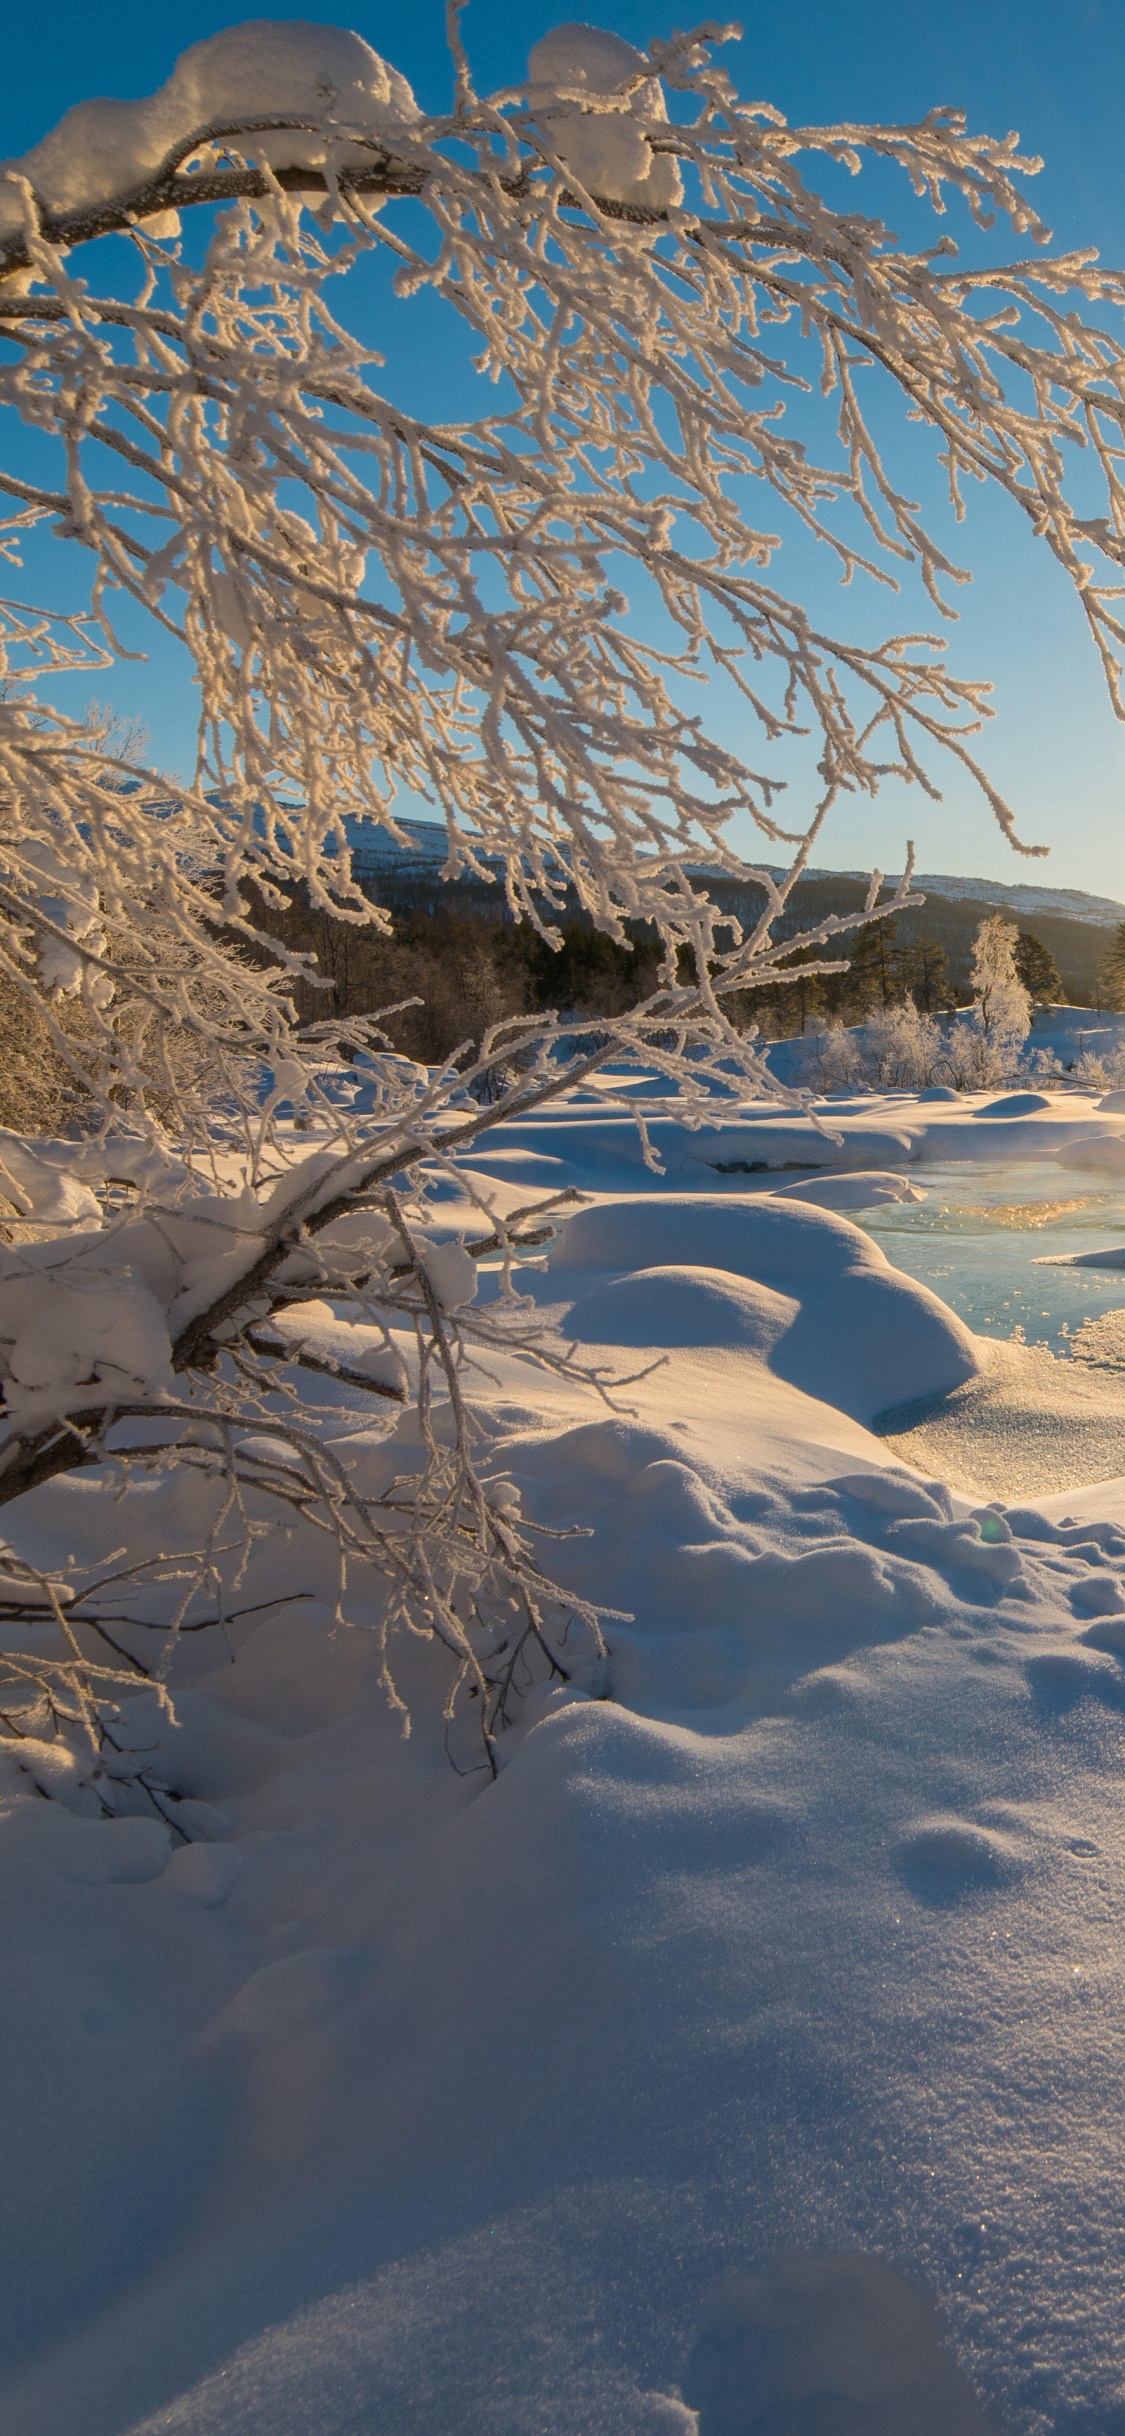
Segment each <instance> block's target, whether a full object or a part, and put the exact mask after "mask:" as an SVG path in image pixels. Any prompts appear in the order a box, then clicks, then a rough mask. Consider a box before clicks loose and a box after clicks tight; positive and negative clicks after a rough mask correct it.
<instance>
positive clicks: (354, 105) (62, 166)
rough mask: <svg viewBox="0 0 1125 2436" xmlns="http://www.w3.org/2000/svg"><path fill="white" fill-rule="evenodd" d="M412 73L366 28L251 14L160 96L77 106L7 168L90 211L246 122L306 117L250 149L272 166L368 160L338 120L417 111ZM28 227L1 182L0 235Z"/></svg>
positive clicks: (186, 62)
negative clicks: (391, 61)
mask: <svg viewBox="0 0 1125 2436" xmlns="http://www.w3.org/2000/svg"><path fill="white" fill-rule="evenodd" d="M417 116H418V106H417V103H416V102H415V99H414V95H413V93H412V92H411V89H410V86H409V85H408V84H407V81H406V78H405V77H404V76H400V75H399V73H398V70H397V69H396V68H392V67H389V66H388V65H387V62H386V60H385V59H381V58H380V57H379V54H378V52H377V51H373V50H372V49H371V46H370V44H369V43H366V42H364V40H363V38H362V36H361V35H359V34H351V33H347V32H346V31H345V30H344V29H343V28H342V27H340V26H334V25H311V24H309V23H307V22H306V21H305V20H304V19H302V18H292V19H288V20H286V19H272V18H268V17H259V18H252V19H251V20H250V21H249V22H248V23H247V24H245V25H233V26H228V27H226V28H225V30H224V31H223V32H222V33H220V34H212V35H210V36H209V37H208V39H207V40H206V41H205V42H196V43H193V44H192V47H191V49H190V50H188V51H185V52H184V54H183V57H182V59H179V60H178V61H177V63H176V66H175V68H174V70H173V72H172V74H171V76H170V77H169V79H168V82H167V84H166V85H162V86H161V88H160V91H159V92H158V93H153V94H151V95H149V96H148V97H146V99H145V100H143V101H129V102H121V101H88V102H79V103H78V105H77V107H76V108H75V109H73V110H68V111H67V113H66V116H65V118H62V119H60V121H59V124H58V126H57V127H55V128H53V129H52V132H51V133H50V135H46V136H44V137H43V139H42V141H41V142H40V143H38V144H35V145H33V147H32V149H31V151H30V152H25V153H24V154H23V155H22V156H21V157H20V158H19V159H18V160H9V161H6V162H5V163H4V164H3V168H4V169H5V170H7V171H9V172H15V173H17V174H18V175H19V176H20V177H23V178H26V179H27V180H28V181H29V183H30V185H31V188H32V191H33V193H34V195H35V197H36V199H37V201H38V202H39V203H41V204H42V205H44V206H45V208H46V209H47V210H48V211H50V212H67V211H77V210H83V209H85V210H95V209H97V208H98V206H99V205H102V204H106V203H111V202H113V201H114V200H115V199H116V198H117V197H118V196H123V195H127V194H130V193H132V192H133V191H134V190H135V189H136V188H137V187H140V186H144V185H146V184H147V183H148V182H149V181H150V180H151V179H152V178H154V177H155V176H156V173H157V171H158V170H159V169H160V168H161V167H162V165H163V164H164V162H165V161H167V160H168V159H169V157H170V156H171V155H174V154H175V153H176V152H178V151H180V150H182V148H183V147H184V146H185V145H187V144H189V143H190V140H191V138H192V136H193V135H196V134H199V135H202V134H203V133H204V132H205V131H206V129H207V128H209V127H211V126H225V127H238V126H239V125H240V124H242V123H243V122H244V121H246V120H248V119H263V118H271V117H277V118H296V119H303V120H305V121H306V122H308V121H311V123H312V127H313V128H314V129H316V130H324V132H317V133H300V132H296V131H293V130H291V129H278V130H276V131H272V132H270V133H269V134H265V135H260V136H255V137H253V138H252V139H251V140H250V142H249V145H248V150H249V151H250V153H251V154H252V155H253V156H257V157H259V158H261V159H262V160H264V161H268V162H269V164H270V166H271V167H272V168H274V169H288V168H302V169H323V167H324V165H325V163H326V161H327V160H328V157H329V154H330V153H331V156H332V161H333V165H334V166H335V167H336V168H337V169H340V168H354V167H357V166H360V165H362V164H364V163H365V162H369V161H370V158H371V154H370V150H369V149H367V148H365V147H363V146H356V145H352V146H351V147H348V146H347V145H346V144H345V143H342V142H341V141H338V140H334V138H333V135H332V133H331V129H332V128H334V127H335V128H339V129H340V130H341V131H343V132H346V131H353V132H354V131H358V130H360V129H362V130H364V131H366V130H370V131H371V133H372V134H374V135H380V136H381V135H384V134H385V133H386V132H387V130H388V129H394V128H395V127H396V126H401V125H402V124H403V123H404V122H409V121H410V120H412V119H416V118H417ZM22 224H23V202H22V197H21V196H20V194H19V192H18V189H17V188H16V187H15V186H14V185H12V184H11V183H9V184H8V185H7V186H6V189H4V190H0V237H3V236H11V235H13V234H14V233H15V232H16V231H17V230H18V229H19V228H21V227H22Z"/></svg>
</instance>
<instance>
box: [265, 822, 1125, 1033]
mask: <svg viewBox="0 0 1125 2436" xmlns="http://www.w3.org/2000/svg"><path fill="white" fill-rule="evenodd" d="M709 885H710V889H711V893H712V895H713V897H714V898H715V900H716V902H717V903H718V904H719V905H720V906H721V907H722V908H723V909H724V910H725V911H728V912H730V913H733V914H735V915H737V916H738V918H739V919H740V920H741V921H742V922H743V923H745V924H749V923H751V922H753V920H754V919H755V916H756V915H757V914H758V912H760V910H761V906H762V902H763V900H762V897H761V894H760V892H759V891H758V890H756V889H753V888H747V887H745V886H743V885H741V884H738V883H734V882H731V881H727V880H723V879H721V878H716V879H714V880H712V881H711V882H710V883H709ZM370 886H371V893H372V895H373V896H377V898H378V901H379V902H380V903H382V904H385V905H387V906H389V907H390V908H391V910H392V912H393V914H394V918H395V927H394V934H393V936H392V937H391V938H385V937H381V936H378V935H376V934H375V933H374V932H370V931H364V930H357V929H356V928H355V927H354V926H352V925H349V924H347V923H343V922H340V921H338V920H335V919H334V918H333V917H332V916H331V915H328V914H325V913H321V912H319V911H314V910H312V909H310V907H309V906H308V904H307V903H306V902H305V901H304V900H302V899H299V898H295V899H294V900H293V902H292V904H291V905H290V906H289V908H288V909H287V910H286V912H285V913H284V914H281V915H278V914H276V913H271V914H269V915H264V914H263V917H262V918H263V919H264V920H265V921H266V922H267V923H268V926H269V927H270V928H271V929H272V930H278V931H280V932H281V933H282V934H283V936H284V938H285V940H286V942H287V944H288V945H290V946H292V947H301V948H305V949H311V950H313V951H314V952H315V954H316V957H317V961H318V964H319V968H320V971H321V972H322V973H323V974H324V976H325V979H326V980H327V981H328V982H329V984H330V985H331V990H332V999H331V1004H332V1006H333V1007H334V1008H335V1009H336V1010H337V1011H338V1012H340V1013H344V1014H352V1013H355V1014H359V1013H367V1012H369V1011H370V1010H371V1009H372V1008H375V1007H379V1006H387V1005H390V1004H391V1003H392V1002H393V1001H395V1000H400V999H404V998H414V997H416V998H419V999H421V1000H422V1001H423V1002H424V1003H423V1004H422V1005H421V1006H419V1007H415V1008H412V1009H410V1010H409V1011H407V1012H405V1013H403V1014H401V1015H399V1016H396V1017H394V1018H392V1019H391V1021H390V1022H389V1024H388V1030H389V1032H390V1034H391V1036H392V1038H393V1039H394V1041H395V1044H396V1046H397V1047H399V1048H400V1049H402V1050H403V1051H404V1052H405V1053H406V1054H407V1055H409V1056H414V1057H419V1058H422V1059H424V1060H426V1061H428V1062H434V1061H436V1060H437V1059H439V1058H443V1057H445V1056H447V1055H448V1054H449V1053H450V1051H451V1050H453V1049H454V1048H456V1047H457V1046H458V1044H459V1043H460V1042H461V1041H462V1040H464V1039H466V1038H468V1037H470V1036H474V1037H475V1036H476V1035H478V1034H479V1033H480V1031H481V1029H482V1028H483V1026H484V1025H486V1024H488V1023H493V1022H496V1021H498V1020H500V1019H501V1018H502V1017H504V1016H506V1015H520V1014H530V1013H533V1012H536V1011H538V1010H541V1009H543V1008H547V1007H556V1008H558V1010H559V1011H560V1013H564V1014H568V1015H579V1016H588V1017H590V1019H591V1020H592V1021H594V1020H596V1019H597V1018H598V1017H599V1016H603V1017H604V1016H608V1015H613V1014H616V1013H619V1012H621V1011H622V1010H623V1009H625V1008H627V1007H629V1006H631V1005H634V1004H635V1003H636V1002H637V1000H638V999H640V998H642V997H644V996H645V995H646V993H647V992H648V991H650V990H651V989H652V988H653V987H654V985H655V981H656V975H657V967H658V960H659V958H658V949H657V944H656V940H655V937H654V936H653V935H652V934H651V933H650V932H646V930H645V929H644V928H643V927H642V926H640V925H638V926H637V928H636V931H635V934H634V935H633V937H632V939H631V942H630V945H629V946H628V947H622V946H618V945H617V944H616V943H615V942H614V941H613V940H610V939H607V938H605V937H604V936H603V935H602V933H601V932H599V931H596V930H594V929H593V927H592V925H591V923H590V922H589V920H588V919H586V918H584V917H582V916H580V915H579V913H578V912H577V909H576V908H574V907H571V908H570V909H564V910H563V912H562V914H561V915H559V916H556V917H555V918H556V921H557V924H558V927H559V928H560V929H561V931H562V938H563V944H562V946H561V948H560V949H559V950H557V951H554V950H552V949H550V948H548V947H546V946H545V945H544V943H543V941H542V940H541V939H539V938H538V937H537V936H536V934H535V932H534V931H533V930H531V929H530V928H528V927H527V926H526V925H515V924H513V923H512V922H511V921H509V920H508V919H507V918H506V915H505V910H504V906H503V900H502V898H501V895H500V891H499V889H498V888H495V887H490V886H489V885H488V884H487V883H486V882H483V881H479V880H463V881H455V882H444V881H442V880H441V879H440V878H439V877H438V876H437V874H436V871H435V870H434V868H433V867H432V866H430V865H420V864H419V863H418V862H417V861H414V860H413V859H412V858H407V859H406V860H405V862H404V866H403V869H402V870H401V872H396V871H395V870H394V867H393V866H391V868H390V869H388V868H387V866H386V865H383V866H382V867H381V868H380V869H379V870H378V872H377V873H373V874H372V875H371V880H370ZM865 894H866V885H865V883H864V882H863V881H862V880H860V879H852V878H850V877H847V876H846V875H843V874H822V875H819V876H817V877H815V878H810V879H807V880H804V881H802V882H801V883H800V884H799V885H798V887H797V888H796V889H795V890H794V892H793V896H792V898H791V899H790V909H789V913H788V915H787V917H786V923H784V924H782V925H781V926H780V930H779V935H780V936H782V937H784V935H785V933H786V929H787V928H788V929H789V930H790V931H791V932H792V933H793V934H794V935H795V934H796V933H798V932H799V931H801V930H804V929H805V928H807V927H808V925H809V924H810V923H815V922H816V921H817V920H819V919H821V918H823V916H824V915H825V914H828V913H854V912H857V911H858V910H859V909H860V908H861V907H862V905H863V902H864V898H865ZM996 911H999V912H1002V913H1006V912H1007V911H1008V909H1007V908H1006V907H1004V906H1002V905H1001V906H997V905H996V904H994V903H990V902H989V901H988V900H987V899H985V898H982V899H981V900H980V902H979V903H978V902H977V901H976V900H975V899H970V898H962V897H959V898H952V897H942V896H937V895H930V896H928V897H927V899H926V903H925V905H924V906H920V907H918V908H917V909H916V910H914V911H912V912H909V913H903V914H898V915H896V916H895V917H894V918H893V919H891V920H888V921H887V922H883V923H872V924H868V925H865V926H864V927H863V928H862V929H860V930H859V931H858V932H856V933H855V934H853V937H852V939H851V941H850V943H849V942H845V944H844V946H843V948H842V951H841V952H843V953H847V952H848V949H849V945H850V953H851V959H852V961H851V969H850V971H849V972H847V973H846V974H841V975H837V976H833V977H829V978H826V979H823V980H820V979H817V978H815V977H811V976H806V975H805V974H804V973H803V972H802V970H801V965H802V963H803V962H804V961H807V959H805V958H800V959H795V961H794V964H793V966H792V967H791V968H790V969H791V971H792V979H791V980H787V981H785V982H779V983H777V984H775V985H773V986H772V987H770V988H769V989H765V990H757V991H754V992H746V993H744V994H743V995H742V997H741V998H740V999H739V1000H738V1001H737V1002H736V1003H735V1004H734V1006H733V1007H732V1009H731V1012H732V1013H733V1015H734V1018H735V1020H736V1021H737V1022H738V1023H739V1024H740V1025H744V1024H746V1023H749V1022H751V1021H753V1022H756V1023H757V1024H758V1025H759V1027H760V1029H761V1030H762V1032H763V1033H765V1035H766V1036H767V1037H768V1038H773V1039H784V1038H787V1037H789V1036H790V1035H792V1034H793V1033H795V1032H801V1031H807V1030H811V1029H815V1028H816V1026H817V1025H818V1024H820V1023H828V1022H831V1021H833V1020H840V1021H842V1022H844V1023H859V1022H862V1021H863V1019H864V1017H865V1016H866V1015H869V1014H871V1013H872V1012H873V1011H874V1010H875V1009H876V1008H878V1007H882V1006H889V1005H894V1004H897V1003H899V1002H901V1000H902V999H903V998H904V997H905V996H906V995H907V993H909V994H910V995H911V996H912V997H913V998H914V999H915V1001H916V1003H917V1005H918V1006H919V1007H920V1008H922V1009H923V1011H924V1012H926V1013H930V1014H941V1013H944V1012H946V1011H947V1010H950V1009H952V1008H954V1007H956V1006H961V1005H965V1004H967V1003H968V1000H969V997H970V990H969V968H970V964H971V960H972V945H973V938H974V935H975V933H976V930H977V928H978V925H979V924H980V923H981V922H982V921H983V920H984V917H985V915H986V914H989V913H993V912H996ZM1010 918H1011V920H1012V922H1013V926H1014V927H1016V928H1018V929H1019V930H1020V934H1021V949H1020V956H1019V962H1020V966H1021V977H1022V978H1023V980H1024V981H1025V983H1026V985H1027V987H1028V988H1029V989H1030V990H1031V993H1032V995H1033V997H1035V998H1040V999H1049V998H1061V999H1063V1000H1065V1001H1067V1002H1068V1003H1070V1004H1071V1005H1074V1006H1089V1007H1093V1006H1096V1005H1097V1004H1098V1003H1099V987H1100V986H1104V984H1100V982H1099V975H1100V971H1101V968H1102V967H1103V965H1104V959H1105V956H1106V951H1107V949H1108V948H1109V946H1110V943H1111V941H1112V938H1113V933H1112V931H1108V930H1106V929H1104V928H1099V927H1098V926H1096V925H1095V924H1093V923H1089V922H1082V921H1078V920H1075V919H1074V918H1072V917H1069V916H1066V915H1062V914H1056V913H1037V914H1036V915H1035V917H1034V929H1033V930H1032V929H1031V927H1030V926H1029V925H1028V924H1026V923H1022V922H1020V921H1019V920H1018V918H1017V916H1016V915H1014V914H1012V915H1011V916H1010ZM686 977H687V976H686V974H685V978H686ZM302 1001H303V1005H302V1011H303V1012H304V1013H305V1014H306V1015H307V1016H308V1017H310V1018H314V1019H315V1017H316V1016H317V1015H322V1014H324V1013H326V1012H327V1006H326V1003H325V994H324V993H322V991H321V990H320V989H316V988H311V987H310V988H309V989H307V990H303V991H302Z"/></svg>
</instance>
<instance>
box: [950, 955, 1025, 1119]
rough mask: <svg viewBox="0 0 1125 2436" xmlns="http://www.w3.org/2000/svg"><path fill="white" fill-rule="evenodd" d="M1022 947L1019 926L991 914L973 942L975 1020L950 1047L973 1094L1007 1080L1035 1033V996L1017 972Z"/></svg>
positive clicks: (971, 1019) (971, 1015)
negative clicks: (1031, 1034)
mask: <svg viewBox="0 0 1125 2436" xmlns="http://www.w3.org/2000/svg"><path fill="white" fill-rule="evenodd" d="M1018 945H1019V933H1018V931H1017V930H1016V927H1015V924H1014V923H1013V922H1007V921H1005V919H1004V916H1003V914H986V916H985V919H984V921H983V922H982V923H981V924H980V926H979V929H978V931H977V934H976V937H975V939H974V941H973V961H972V966H971V969H970V973H969V982H970V986H971V988H972V993H973V1003H972V1007H971V1009H970V1011H969V1018H968V1021H967V1023H965V1024H963V1025H959V1026H958V1027H957V1029H956V1031H955V1033H954V1035H953V1037H952V1039H951V1042H950V1058H951V1061H952V1063H953V1065H954V1066H955V1068H956V1075H955V1079H956V1080H957V1081H958V1082H960V1083H961V1084H962V1087H964V1088H967V1089H969V1090H973V1089H977V1090H981V1091H984V1090H987V1089H988V1087H989V1085H990V1084H991V1083H1002V1082H1004V1081H1006V1079H1007V1078H1008V1076H1009V1075H1010V1074H1011V1073H1012V1071H1013V1068H1014V1067H1015V1064H1016V1061H1017V1059H1018V1057H1019V1053H1020V1050H1021V1049H1022V1047H1023V1044H1024V1042H1025V1040H1026V1039H1027V1036H1028V1033H1029V1032H1030V1030H1031V997H1030V994H1029V992H1028V991H1027V990H1025V988H1024V986H1023V983H1022V981H1021V980H1020V978H1019V975H1018V973H1017V971H1016V950H1017V947H1018Z"/></svg>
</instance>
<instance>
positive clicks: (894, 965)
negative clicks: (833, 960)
mask: <svg viewBox="0 0 1125 2436" xmlns="http://www.w3.org/2000/svg"><path fill="white" fill-rule="evenodd" d="M902 965H903V957H902V949H901V947H900V945H899V939H898V932H897V929H896V926H895V924H894V923H893V922H865V924H864V926H863V929H862V930H859V931H857V932H856V937H855V945H854V947H853V948H852V952H851V959H850V962H849V965H848V970H847V973H846V974H845V976H844V985H843V991H842V993H841V995H842V998H843V1002H844V1004H845V1006H846V1007H847V1009H848V1013H849V1015H850V1016H851V1019H852V1021H853V1022H855V1021H856V1020H857V1019H858V1020H860V1021H862V1019H863V1017H864V1016H865V1015H870V1014H872V1013H873V1012H874V1011H875V1009H876V1008H877V1007H878V1008H882V1007H894V1006H898V1005H900V1004H901V1001H902V997H903V992H904V988H905V984H904V980H903V971H902Z"/></svg>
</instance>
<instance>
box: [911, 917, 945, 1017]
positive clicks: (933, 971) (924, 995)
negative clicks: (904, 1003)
mask: <svg viewBox="0 0 1125 2436" xmlns="http://www.w3.org/2000/svg"><path fill="white" fill-rule="evenodd" d="M902 978H903V981H904V983H905V987H906V993H907V995H908V997H910V998H912V999H913V1000H914V1004H915V1006H916V1007H918V1008H920V1010H921V1012H922V1014H923V1015H942V1014H945V1013H946V1011H947V1010H948V1009H949V1008H951V1007H954V1006H956V1004H957V999H956V994H955V992H954V988H953V984H952V982H951V980H950V978H949V957H948V956H947V954H946V951H945V949H944V947H943V946H942V943H941V940H940V939H935V938H933V937H932V935H931V934H930V933H929V932H928V931H923V933H922V935H921V937H920V938H917V939H912V940H911V941H910V945H909V947H908V948H907V950H906V954H905V956H904V958H903V966H902Z"/></svg>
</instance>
